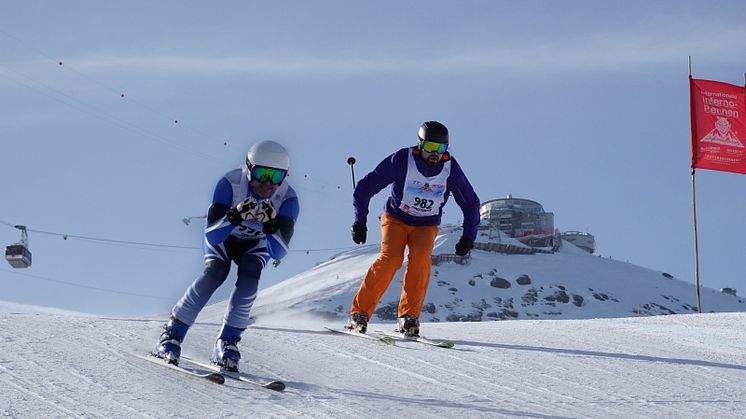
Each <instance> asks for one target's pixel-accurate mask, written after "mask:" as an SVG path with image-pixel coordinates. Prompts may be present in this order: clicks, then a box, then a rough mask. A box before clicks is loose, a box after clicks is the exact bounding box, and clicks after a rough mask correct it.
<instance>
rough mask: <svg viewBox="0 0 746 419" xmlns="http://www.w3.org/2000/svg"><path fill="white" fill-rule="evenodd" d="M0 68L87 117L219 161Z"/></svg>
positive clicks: (30, 87)
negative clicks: (90, 116)
mask: <svg viewBox="0 0 746 419" xmlns="http://www.w3.org/2000/svg"><path fill="white" fill-rule="evenodd" d="M0 68H3V69H4V70H5V71H6V72H9V73H12V74H14V75H16V77H21V78H24V79H26V80H27V81H31V82H32V83H34V84H36V85H38V86H41V87H42V88H43V89H40V88H38V87H35V86H33V85H30V84H28V83H23V82H20V81H18V80H16V79H13V81H14V82H16V83H18V84H20V85H22V86H24V87H26V88H29V89H32V90H35V91H37V92H39V93H41V94H43V95H44V96H47V97H49V98H51V99H54V100H56V101H58V102H61V103H63V104H65V105H67V106H70V107H72V108H75V109H77V110H79V111H81V112H84V113H87V114H89V115H92V116H94V117H96V118H98V119H100V120H104V121H107V122H110V123H112V124H115V125H117V126H119V127H121V128H124V129H127V130H129V131H131V132H134V133H136V134H138V135H140V136H142V137H145V138H149V139H151V140H154V141H157V142H159V143H161V144H165V145H168V146H170V147H173V148H176V149H180V150H181V151H185V152H191V153H193V154H196V155H198V156H200V157H202V158H205V159H210V160H215V161H218V160H219V159H218V158H217V157H215V156H212V155H209V154H206V153H203V152H200V151H198V150H196V149H194V148H192V147H188V146H186V145H183V144H181V143H178V142H176V141H174V140H171V139H169V138H167V137H165V136H163V135H160V134H157V133H155V132H152V131H150V130H148V129H145V128H142V127H140V126H138V125H136V124H133V123H131V122H129V121H126V120H123V119H121V118H118V117H116V116H112V115H110V114H107V113H106V112H104V111H101V110H99V109H97V108H96V107H95V106H93V105H90V104H88V103H86V102H84V101H82V100H80V99H78V98H75V97H73V96H70V95H69V94H67V93H65V92H63V91H60V90H59V89H56V88H54V87H52V86H49V85H47V84H45V83H44V82H41V81H38V80H36V79H34V78H32V77H30V76H28V75H25V74H23V73H20V72H18V71H15V70H13V69H11V68H9V67H8V66H6V65H4V64H0ZM49 92H52V93H54V94H56V95H58V96H61V97H58V96H53V95H50V94H48V93H49Z"/></svg>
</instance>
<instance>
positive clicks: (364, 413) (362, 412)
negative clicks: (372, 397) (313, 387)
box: [271, 333, 445, 418]
mask: <svg viewBox="0 0 746 419" xmlns="http://www.w3.org/2000/svg"><path fill="white" fill-rule="evenodd" d="M278 335H279V336H274V334H273V336H272V340H271V341H272V344H273V345H278V343H279V344H280V345H281V346H287V342H288V339H287V338H284V336H288V334H287V333H279V334H278ZM294 342H295V341H294ZM304 342H305V343H306V344H307V345H306V347H307V348H309V349H308V351H311V352H315V353H318V349H314V348H318V347H319V346H322V349H321V350H322V351H324V352H325V353H328V354H331V355H332V356H336V357H340V356H341V357H343V358H347V359H359V358H357V357H352V356H346V355H347V354H345V353H343V352H341V351H340V349H339V347H336V346H333V345H330V344H326V343H323V342H318V341H317V340H316V339H309V340H306V341H304ZM291 343H292V342H291ZM295 344H297V342H295ZM382 345H383V344H382ZM383 346H385V345H383ZM327 359H328V358H327ZM287 361H288V360H286V362H285V364H287V363H288V362H287ZM293 362H296V363H299V364H301V365H304V364H306V363H304V361H303V360H297V359H295V358H294V359H293ZM295 375H296V374H288V375H287V376H288V377H293V376H295ZM289 379H292V378H289ZM317 386H319V388H324V389H326V390H327V391H326V393H324V394H319V393H318V392H316V393H314V392H313V391H304V390H301V389H294V390H293V391H294V392H296V393H298V394H303V395H304V396H305V397H304V398H305V399H306V400H308V402H309V403H314V404H317V405H318V404H320V405H323V406H325V407H326V409H327V412H326V413H325V414H324V415H322V416H321V417H338V418H347V417H371V416H373V417H375V416H376V414H377V413H378V414H379V416H380V411H379V410H377V409H375V408H372V407H371V405H370V404H366V403H364V402H363V401H355V400H354V399H343V398H340V396H339V395H340V394H344V390H345V389H343V388H340V387H333V386H330V385H327V384H324V385H323V387H321V386H322V385H317ZM322 397H323V398H322ZM327 400H328V401H327ZM339 400H344V403H343V404H340V403H339V402H338V401H339ZM332 412H334V413H332ZM431 417H433V415H431ZM443 418H445V416H444V417H443Z"/></svg>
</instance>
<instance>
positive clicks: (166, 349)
mask: <svg viewBox="0 0 746 419" xmlns="http://www.w3.org/2000/svg"><path fill="white" fill-rule="evenodd" d="M187 330H189V326H187V325H186V323H184V322H182V321H181V320H179V319H177V318H176V317H173V316H171V320H169V321H168V323H166V324H165V325H164V326H163V333H161V336H160V338H158V344H157V345H156V347H155V350H154V351H153V352H152V354H153V356H155V357H158V358H162V359H164V360H166V362H168V363H169V364H174V365H179V357H180V356H181V342H183V341H184V336H186V333H187Z"/></svg>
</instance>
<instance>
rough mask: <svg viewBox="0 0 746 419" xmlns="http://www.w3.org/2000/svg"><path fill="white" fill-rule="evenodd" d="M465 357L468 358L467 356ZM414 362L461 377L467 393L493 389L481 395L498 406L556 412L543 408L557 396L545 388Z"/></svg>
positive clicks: (575, 399)
mask: <svg viewBox="0 0 746 419" xmlns="http://www.w3.org/2000/svg"><path fill="white" fill-rule="evenodd" d="M426 349H428V350H441V351H442V350H443V349H440V348H426ZM423 350H424V349H423ZM448 356H449V357H450V358H453V359H456V360H459V361H461V362H466V363H470V362H468V361H466V360H464V359H463V358H459V357H457V356H455V355H448ZM466 356H468V354H467V355H466ZM487 359H489V360H490V361H492V362H494V359H492V358H489V357H487ZM416 361H417V362H419V363H421V364H424V366H425V367H426V369H428V370H434V369H439V370H440V371H441V372H442V373H443V375H444V376H461V377H462V378H463V379H464V380H463V382H464V383H468V387H467V385H466V384H465V385H464V386H463V387H462V389H469V391H472V392H473V393H474V394H475V395H477V394H480V392H479V390H486V389H487V388H488V387H492V388H494V389H495V392H494V393H493V394H490V395H483V397H484V398H486V399H488V400H491V401H493V402H495V403H498V404H509V405H510V404H512V405H514V408H521V407H524V406H523V405H517V404H516V403H515V400H518V401H520V402H521V403H523V404H529V405H532V407H533V408H534V409H535V410H538V411H545V412H546V413H544V414H545V415H549V416H551V415H554V414H556V412H554V411H552V412H549V411H546V408H545V406H546V405H547V404H553V403H558V401H557V400H556V396H557V395H558V393H557V392H556V391H553V390H551V389H546V388H543V387H538V388H537V387H534V386H531V387H527V386H525V385H524V386H523V387H521V388H516V387H513V386H509V385H507V384H503V383H498V382H496V381H490V380H489V379H487V378H486V377H474V376H471V375H468V374H464V373H460V372H458V368H448V369H447V368H444V367H441V366H440V365H436V364H432V363H429V362H428V361H426V360H424V359H421V358H417V359H416ZM472 364H475V363H472ZM493 365H494V364H493ZM480 368H482V369H484V370H486V371H487V372H490V373H492V374H493V375H494V374H495V372H496V371H498V370H499V369H498V368H499V366H495V368H487V367H483V366H480ZM495 379H499V377H495ZM537 389H539V390H541V392H542V393H546V394H548V395H550V396H554V398H553V397H542V396H540V395H539V394H538V392H537V391H536V390H537ZM506 390H508V391H510V392H511V393H512V394H511V395H510V396H508V395H505V391H506ZM496 395H501V396H503V397H502V400H496V399H495V396H496ZM559 395H560V396H562V397H564V398H566V399H569V400H570V403H569V404H570V405H574V404H576V403H579V402H580V403H585V402H584V401H583V400H582V399H579V398H577V397H572V396H567V395H564V394H559ZM559 403H561V404H564V402H559ZM537 414H538V413H537ZM574 414H576V415H577V414H578V412H574Z"/></svg>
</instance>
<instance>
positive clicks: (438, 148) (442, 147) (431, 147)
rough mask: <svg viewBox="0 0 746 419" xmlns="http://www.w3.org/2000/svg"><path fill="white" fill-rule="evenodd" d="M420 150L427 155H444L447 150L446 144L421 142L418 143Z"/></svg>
mask: <svg viewBox="0 0 746 419" xmlns="http://www.w3.org/2000/svg"><path fill="white" fill-rule="evenodd" d="M420 148H421V149H422V150H423V151H425V152H428V153H438V154H444V153H445V152H446V150H447V149H448V144H447V143H436V142H435V141H427V140H422V141H421V142H420Z"/></svg>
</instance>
